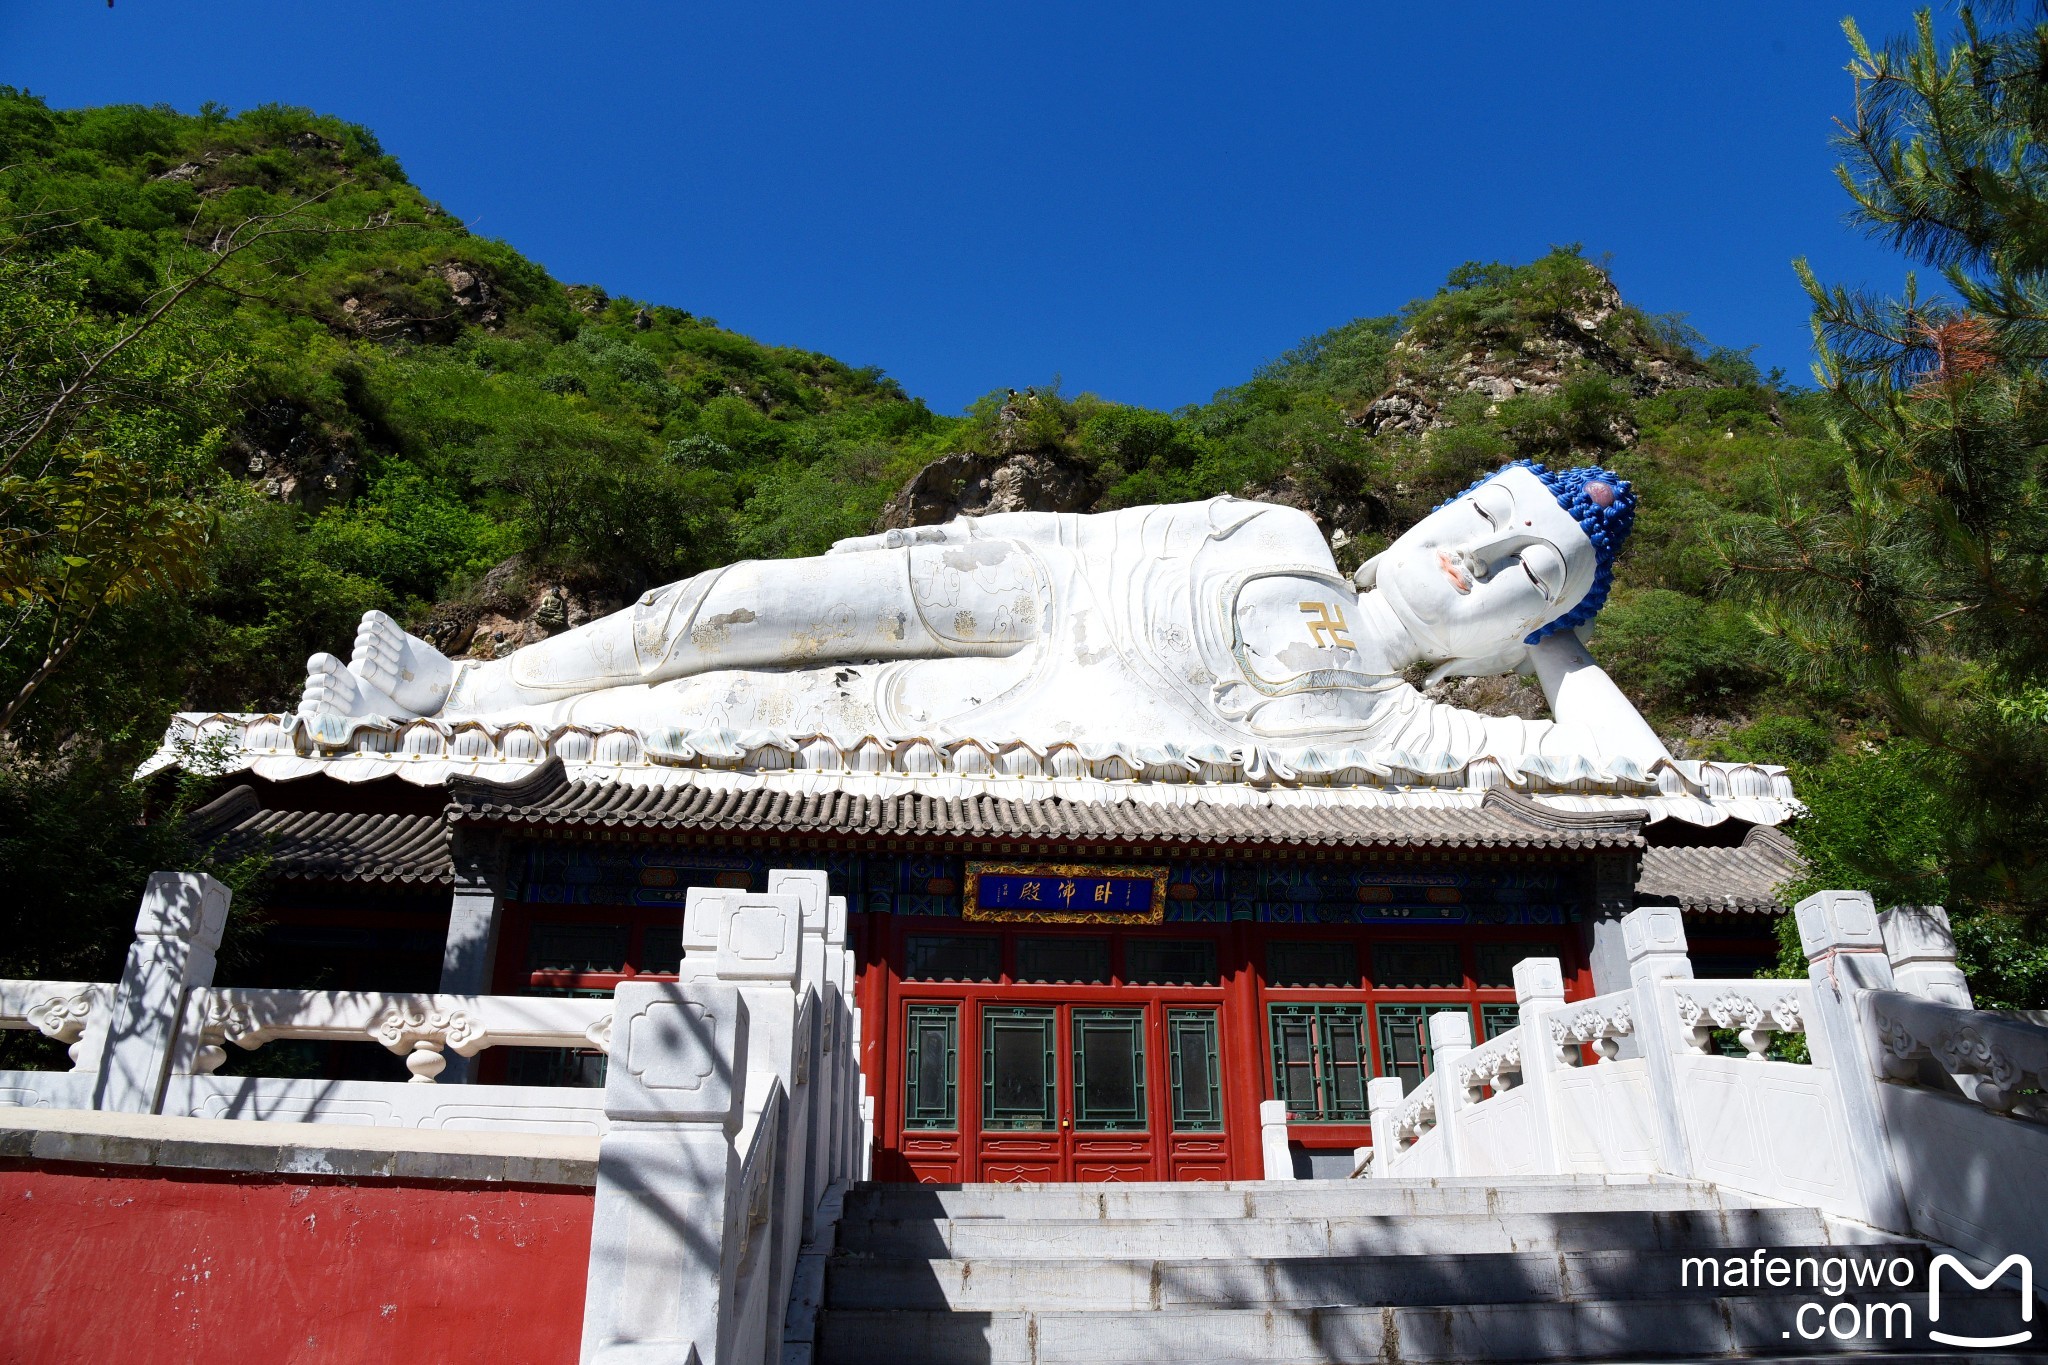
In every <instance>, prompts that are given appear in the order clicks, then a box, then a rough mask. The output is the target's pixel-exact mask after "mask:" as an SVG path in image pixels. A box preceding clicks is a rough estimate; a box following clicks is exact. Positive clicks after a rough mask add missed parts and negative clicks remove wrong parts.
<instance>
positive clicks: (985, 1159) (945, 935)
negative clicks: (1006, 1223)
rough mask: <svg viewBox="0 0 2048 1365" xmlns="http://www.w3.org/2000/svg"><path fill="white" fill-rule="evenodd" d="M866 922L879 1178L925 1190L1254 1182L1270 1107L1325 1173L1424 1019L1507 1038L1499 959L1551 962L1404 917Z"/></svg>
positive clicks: (1504, 970)
mask: <svg viewBox="0 0 2048 1365" xmlns="http://www.w3.org/2000/svg"><path fill="white" fill-rule="evenodd" d="M867 928H868V929H869V931H870V932H869V936H868V938H867V939H866V942H865V944H864V953H865V956H866V962H867V969H866V974H865V977H864V986H863V994H862V1007H863V1009H864V1010H865V1011H866V1017H867V1019H868V1020H869V1021H871V1024H870V1032H869V1034H868V1038H869V1039H870V1042H869V1043H868V1045H867V1051H866V1052H865V1054H864V1062H863V1065H864V1066H865V1067H866V1068H867V1070H868V1072H869V1074H870V1075H871V1076H872V1077H874V1081H875V1098H876V1128H877V1133H876V1137H877V1141H876V1153H875V1178H876V1179H878V1180H901V1181H918V1182H924V1183H936V1184H956V1183H972V1182H976V1181H988V1182H1000V1183H1015V1182H1026V1181H1028V1182H1049V1181H1145V1180H1231V1179H1240V1180H1241V1179H1256V1178H1257V1177H1258V1176H1259V1175H1260V1173H1261V1171H1262V1169H1263V1161H1262V1156H1261V1144H1260V1128H1259V1104H1260V1102H1261V1101H1262V1100H1266V1099H1271V1098H1279V1099H1284V1100H1285V1101H1286V1102H1287V1113H1288V1119H1289V1130H1290V1132H1289V1137H1290V1142H1291V1143H1292V1144H1294V1145H1295V1146H1296V1147H1298V1148H1299V1149H1300V1150H1299V1151H1298V1153H1297V1157H1298V1160H1297V1167H1298V1168H1305V1169H1306V1170H1307V1171H1309V1172H1312V1173H1314V1174H1316V1175H1340V1176H1341V1175H1342V1174H1344V1173H1346V1172H1348V1170H1349V1167H1350V1162H1351V1160H1352V1149H1353V1148H1355V1147H1357V1146H1358V1145H1360V1144H1361V1143H1364V1142H1366V1141H1368V1140H1369V1129H1368V1127H1367V1121H1368V1118H1369V1114H1368V1112H1367V1106H1366V1102H1365V1087H1366V1082H1367V1081H1369V1080H1370V1079H1371V1078H1372V1077H1374V1076H1398V1077H1400V1078H1401V1080H1402V1081H1403V1082H1404V1083H1406V1084H1408V1085H1413V1084H1415V1083H1416V1082H1418V1081H1420V1080H1421V1078H1422V1077H1423V1076H1424V1075H1425V1074H1427V1070H1428V1066H1429V1058H1428V1050H1427V1045H1426V1042H1425V1036H1424V1030H1425V1021H1426V1019H1427V1017H1428V1016H1429V1015H1430V1014H1432V1013H1436V1012H1439V1011H1441V1010H1444V1009H1446V1008H1459V1009H1464V1010H1468V1011H1470V1013H1471V1015H1472V1024H1473V1032H1474V1036H1475V1037H1476V1038H1480V1039H1484V1038H1488V1037H1492V1036H1493V1035H1495V1034H1496V1033H1499V1032H1501V1031H1502V1030H1504V1029H1507V1028H1510V1027H1513V1025H1514V1022H1515V1005H1514V992H1513V989H1512V983H1511V982H1510V981H1509V979H1508V977H1509V973H1510V969H1511V967H1512V965H1513V963H1514V962H1515V961H1516V960H1518V959H1519V958H1521V957H1523V956H1526V955H1548V956H1557V955H1560V954H1561V951H1562V948H1561V945H1560V944H1559V942H1558V936H1557V935H1556V933H1555V931H1549V932H1545V931H1542V930H1540V929H1519V928H1506V929H1504V928H1496V927H1488V928H1486V929H1484V930H1474V929H1471V928H1466V927H1457V928H1429V927H1425V926H1419V925H1410V924H1401V925H1388V926H1371V927H1369V928H1367V927H1362V926H1361V927H1351V926H1342V925H1329V926H1324V925H1307V924H1271V925H1268V924H1260V923H1255V922H1254V923H1246V922H1236V923H1225V924H1208V923H1174V922H1167V923H1161V924H1154V925H1143V926H1138V925H1115V926H1108V925H1102V924H1099V923H1079V924H1066V923H1052V924H1043V923H1032V924H1018V925H1008V924H987V923H977V922H975V921H972V920H965V921H963V920H960V919H950V920H949V919H940V918H937V917H922V916H919V917H913V916H907V915H906V916H895V915H891V916H875V917H873V918H872V919H871V920H870V921H869V922H868V925H867ZM1340 1167H1341V1169H1340Z"/></svg>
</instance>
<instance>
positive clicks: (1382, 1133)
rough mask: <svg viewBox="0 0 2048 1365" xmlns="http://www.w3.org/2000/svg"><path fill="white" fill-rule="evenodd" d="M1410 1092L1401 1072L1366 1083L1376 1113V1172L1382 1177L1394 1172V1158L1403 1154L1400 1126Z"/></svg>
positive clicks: (1368, 1103)
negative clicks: (1403, 1108)
mask: <svg viewBox="0 0 2048 1365" xmlns="http://www.w3.org/2000/svg"><path fill="white" fill-rule="evenodd" d="M1407 1093H1408V1092H1407V1091H1406V1090H1404V1089H1403V1088H1402V1086H1401V1078H1400V1077H1399V1076H1375V1077H1373V1078H1372V1079H1371V1080H1369V1081H1367V1082H1366V1083H1365V1105H1366V1110H1367V1112H1368V1113H1369V1114H1370V1115H1371V1116H1372V1118H1371V1122H1372V1173H1373V1174H1374V1175H1375V1176H1378V1177H1380V1178H1381V1179H1386V1178H1388V1177H1390V1176H1392V1175H1393V1174H1394V1158H1395V1157H1398V1156H1399V1155H1401V1137H1400V1134H1399V1133H1398V1132H1397V1131H1396V1128H1397V1126H1398V1125H1397V1120H1398V1119H1399V1117H1400V1114H1401V1101H1402V1100H1403V1099H1405V1098H1407Z"/></svg>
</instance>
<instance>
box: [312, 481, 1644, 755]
mask: <svg viewBox="0 0 2048 1365" xmlns="http://www.w3.org/2000/svg"><path fill="white" fill-rule="evenodd" d="M1634 514H1635V497H1634V494H1633V493H1632V492H1631V491H1630V489H1629V485H1628V484H1627V483H1626V482H1625V481H1623V480H1621V479H1619V478H1616V477H1615V476H1613V475H1611V474H1609V473H1607V472H1606V471H1604V470H1601V469H1597V468H1581V469H1565V470H1556V471H1552V470H1547V469H1545V468H1544V467H1543V466H1542V465H1537V464H1531V463H1529V462H1527V461H1522V462H1518V463H1516V464H1512V465H1509V466H1507V467H1506V468H1504V469H1501V470H1499V471H1498V472H1496V473H1494V474H1492V475H1490V476H1489V477H1487V478H1484V479H1481V480H1480V481H1478V482H1477V483H1475V484H1473V485H1472V486H1471V487H1470V488H1468V489H1466V490H1465V491H1464V492H1463V493H1461V494H1459V495H1458V496H1457V497H1454V498H1452V499H1451V500H1449V501H1448V502H1446V503H1444V504H1443V505H1442V506H1440V507H1438V508H1437V509H1436V510H1435V511H1434V512H1432V513H1431V514H1430V515H1429V516H1427V517H1425V518H1424V519H1423V520H1422V521H1420V522H1418V523H1417V524H1416V525H1415V526H1414V527H1413V528H1411V529H1410V530H1409V531H1408V532H1407V533H1406V534H1404V535H1402V536H1401V537H1400V538H1399V539H1397V540H1396V541H1394V543H1393V544H1392V545H1390V546H1389V547H1388V548H1387V549H1386V550H1385V551H1384V552H1383V553H1381V554H1379V555H1377V556H1375V557H1373V558H1372V559H1371V560H1369V561H1368V562H1367V563H1366V564H1365V565H1363V566H1362V567H1361V568H1360V569H1359V570H1358V572H1357V574H1356V576H1355V583H1354V582H1353V581H1347V580H1346V579H1345V578H1344V576H1343V575H1341V574H1340V573H1339V572H1338V570H1337V566H1336V563H1335V561H1334V560H1333V559H1332V558H1331V555H1330V550H1329V547H1328V545H1327V544H1326V542H1325V541H1324V539H1323V536H1322V533H1321V532H1320V531H1319V530H1318V529H1317V527H1316V524H1315V522H1314V521H1313V520H1312V519H1311V518H1310V517H1309V516H1308V515H1307V514H1306V513H1304V512H1301V511H1298V510H1296V509H1294V508H1290V507H1283V506H1275V505H1272V504H1268V503H1261V502H1248V501H1243V500H1240V499H1237V498H1233V497H1218V498H1212V499H1210V500H1208V501H1206V502H1195V503H1182V504H1177V505H1174V506H1162V507H1133V508H1126V509H1123V510H1121V511H1115V512H1100V513H1094V514H1066V513H1044V512H1007V513H1000V514H995V515H990V516H984V517H979V518H976V517H962V518H960V519H958V520H956V521H953V522H949V523H947V524H945V525H942V526H929V527H917V528H913V529H909V530H897V531H888V532H886V533H883V534H880V535H873V536H862V537H857V538H854V539H851V540H843V541H840V542H839V543H837V544H836V545H834V546H833V547H832V549H831V550H830V551H829V552H828V553H826V554H824V555H820V556H816V557H814V558H808V559H785V560H758V561H746V562H742V563H737V564H732V565H728V566H726V567H724V568H719V569H713V570H710V571H709V572H706V573H701V574H698V575H696V576H695V577H693V578H689V579H685V580H683V581H682V582H679V583H672V584H669V585H668V586H666V587H663V588H657V589H655V590H653V591H651V592H649V593H647V594H646V595H644V596H643V597H641V598H640V599H639V600H638V601H637V602H635V603H634V604H633V605H632V606H630V607H628V608H626V609H624V610H622V611H619V612H616V613H614V614H612V615H610V616H606V617H604V618H602V619H599V620H595V621H592V622H590V623H588V624H586V625H582V626H579V627H577V628H575V629H573V630H569V631H565V632H563V633H562V634H559V635H556V636H554V637H552V638H550V639H547V640H543V641H540V642H538V643H536V644H531V645H528V646H526V647H524V648H522V649H519V650H516V651H514V652H513V653H511V654H509V655H507V656H506V657H504V658H500V659H491V660H473V659H460V660H456V659H449V658H447V657H445V656H443V655H442V654H441V653H439V652H438V651H437V650H435V649H434V648H433V647H432V646H431V645H429V644H428V643H427V642H425V641H424V640H421V639H419V638H417V637H415V636H412V635H409V634H407V633H406V632H405V631H404V630H402V629H401V628H400V627H399V626H398V625H397V623H395V622H394V621H393V620H392V619H391V618H390V617H388V616H385V615H384V614H382V613H381V612H371V613H369V614H368V615H366V616H365V617H364V618H363V622H362V627H361V629H360V631H359V632H358V634H357V636H356V641H355V651H354V655H353V657H352V658H351V659H350V661H349V662H348V663H347V664H345V665H344V664H343V663H342V662H341V660H339V659H337V658H335V657H334V656H333V655H329V654H316V655H314V656H313V658H312V659H311V660H310V661H309V662H308V667H307V679H306V690H305V696H304V700H303V701H302V702H301V704H300V711H301V712H302V713H304V714H308V715H314V716H319V715H336V716H360V717H370V716H382V717H390V718H394V719H396V718H403V717H409V716H442V717H446V718H448V719H450V720H462V719H479V720H483V721H486V722H489V723H496V724H512V723H526V724H530V725H533V726H536V727H537V728H540V729H542V730H547V729H549V728H551V727H556V726H562V725H571V724H574V725H582V726H586V727H604V726H622V727H627V728H631V729H637V730H640V731H642V732H643V733H644V732H650V731H654V730H667V729H672V728H681V729H683V730H688V731H714V730H720V729H723V730H728V731H733V732H739V733H747V732H758V731H762V730H767V731H773V732H778V733H780V734H783V735H786V736H801V735H808V734H828V735H846V734H853V735H859V734H873V735H876V736H899V737H900V736H913V735H916V736H924V737H927V738H930V739H932V740H933V741H934V742H937V743H945V742H949V741H953V740H962V739H979V740H983V741H986V742H1006V741H1015V740H1021V741H1027V742H1030V743H1032V744H1034V745H1037V746H1039V747H1041V748H1043V747H1046V746H1050V745H1053V744H1057V743H1061V742H1067V743H1072V744H1074V745H1076V746H1077V747H1079V748H1081V749H1083V750H1084V751H1086V750H1089V749H1091V748H1094V749H1102V748H1110V747H1115V746H1119V745H1146V746H1152V747H1155V748H1159V747H1165V746H1173V747H1176V748H1177V749H1178V750H1180V751H1181V752H1182V753H1193V752H1197V751H1202V750H1207V749H1213V747H1214V746H1222V747H1223V748H1224V749H1225V750H1230V751H1242V750H1244V749H1246V748H1247V747H1248V746H1265V747H1267V748H1272V747H1274V746H1292V747H1294V748H1297V749H1299V748H1302V747H1306V746H1316V747H1329V746H1335V747H1344V746H1357V747H1360V748H1362V749H1365V750H1368V751H1371V752H1373V753H1375V754H1379V755H1386V756H1390V759H1391V760H1392V761H1399V762H1401V763H1402V765H1403V766H1406V767H1409V768H1410V769H1411V770H1414V771H1420V772H1443V771H1449V770H1450V769H1452V768H1454V767H1457V766H1460V765H1462V764H1465V763H1467V762H1470V761H1472V760H1473V759H1475V758H1478V757H1481V756H1488V755H1490V756H1493V757H1495V758H1498V759H1500V760H1502V761H1503V762H1506V763H1508V764H1509V765H1511V766H1515V765H1517V764H1518V763H1520V762H1523V761H1526V760H1530V759H1550V760H1566V759H1578V760H1581V761H1584V762H1589V763H1592V764H1596V765H1598V766H1599V767H1601V768H1603V769H1605V770H1607V771H1610V772H1614V773H1618V774H1623V775H1636V774H1641V773H1643V772H1646V771H1647V769H1648V768H1649V767H1650V765H1651V764H1653V763H1655V762H1656V761H1658V760H1659V759H1663V758H1667V757H1668V755H1667V754H1666V752H1665V749H1664V746H1663V744H1662V743H1661V742H1660V741H1659V740H1658V739H1657V736H1656V734H1655V733H1654V732H1653V731H1652V730H1651V728H1650V727H1649V725H1648V724H1647V723H1645V722H1644V720H1643V719H1642V717H1641V716H1640V715H1639V714H1638V713H1637V712H1636V710H1635V708H1634V707H1633V706H1631V705H1630V704H1629V702H1628V701H1627V699H1626V698H1625V697H1623V696H1622V694H1621V692H1620V691H1619V689H1617V688H1616V687H1615V685H1614V683H1613V682H1612V681H1611V680H1610V679H1609V678H1608V677H1607V675H1606V674H1605V673H1603V672H1601V670H1600V669H1599V668H1598V667H1596V666H1595V665H1594V663H1593V661H1592V659H1591V658H1590V657H1589V656H1588V655H1587V653H1586V650H1585V648H1584V647H1583V645H1582V643H1581V640H1580V633H1581V632H1582V631H1583V629H1584V628H1585V627H1586V626H1587V624H1588V623H1589V622H1590V621H1591V620H1592V617H1593V615H1594V613H1595V612H1596V611H1598V610H1599V607H1600V604H1601V603H1602V602H1603V601H1604V600H1605V598H1606V595H1607V591H1608V587H1609V584H1610V582H1611V580H1612V577H1613V565H1614V558H1615V555H1616V553H1617V552H1618V551H1619V550H1620V549H1621V546H1622V543H1623V541H1624V540H1625V539H1626V537H1627V535H1628V533H1629V528H1630V525H1631V524H1632V522H1633V520H1634ZM1418 664H1420V665H1426V666H1428V667H1429V668H1430V669H1431V670H1432V672H1431V677H1432V678H1436V677H1448V676H1454V675H1486V674H1497V673H1507V672H1512V671H1521V672H1525V673H1527V672H1533V673H1534V674H1535V675H1536V677H1537V679H1538V680H1539V681H1540V683H1541V685H1542V688H1543V691H1544V694H1545V696H1546V697H1547V699H1548V701H1549V704H1550V711H1551V715H1552V717H1553V719H1551V720H1520V719H1515V718H1512V717H1496V716H1486V715H1481V714H1478V713H1476V712H1473V711H1468V710H1464V709H1461V708H1459V707H1455V706H1450V705H1445V704H1442V703H1438V702H1432V701H1430V700H1428V699H1426V698H1425V697H1424V696H1423V695H1422V694H1421V693H1420V692H1418V691H1417V690H1416V688H1415V687H1413V686H1411V685H1410V684H1409V683H1408V682H1407V681H1405V680H1404V677H1403V675H1404V673H1406V672H1407V671H1408V670H1410V669H1411V668H1414V667H1415V666H1416V665H1418ZM1552 766H1555V764H1553V765H1552Z"/></svg>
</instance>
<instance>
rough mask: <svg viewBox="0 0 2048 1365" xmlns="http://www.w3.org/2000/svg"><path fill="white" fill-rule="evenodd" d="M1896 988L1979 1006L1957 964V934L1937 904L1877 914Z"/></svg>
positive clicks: (1966, 1006)
mask: <svg viewBox="0 0 2048 1365" xmlns="http://www.w3.org/2000/svg"><path fill="white" fill-rule="evenodd" d="M1877 927H1878V930H1879V932H1881V933H1882V934H1883V935H1884V952H1885V957H1886V958H1888V959H1889V960H1890V961H1891V964H1892V982H1893V986H1894V989H1897V990H1902V991H1904V992H1906V993H1907V994H1908V995H1917V996H1919V997H1920V998H1921V999H1923V1000H1939V1001H1940V1002H1941V1003H1942V1004H1944V1005H1958V1006H1960V1007H1962V1008H1963V1009H1966V1010H1973V1009H1975V1008H1977V1002H1976V1001H1975V1000H1974V999H1973V998H1972V997H1971V995H1970V982H1969V979H1968V978H1967V977H1965V976H1964V975H1963V969H1962V968H1960V967H1958V966H1957V965H1956V936H1955V932H1954V931H1953V930H1951V929H1950V928H1949V925H1948V911H1946V910H1944V909H1942V908H1941V907H1940V906H1938V905H1901V906H1899V907H1897V908H1896V909H1892V910H1887V911H1885V912H1884V913H1883V914H1882V915H1879V916H1878V917H1877Z"/></svg>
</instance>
